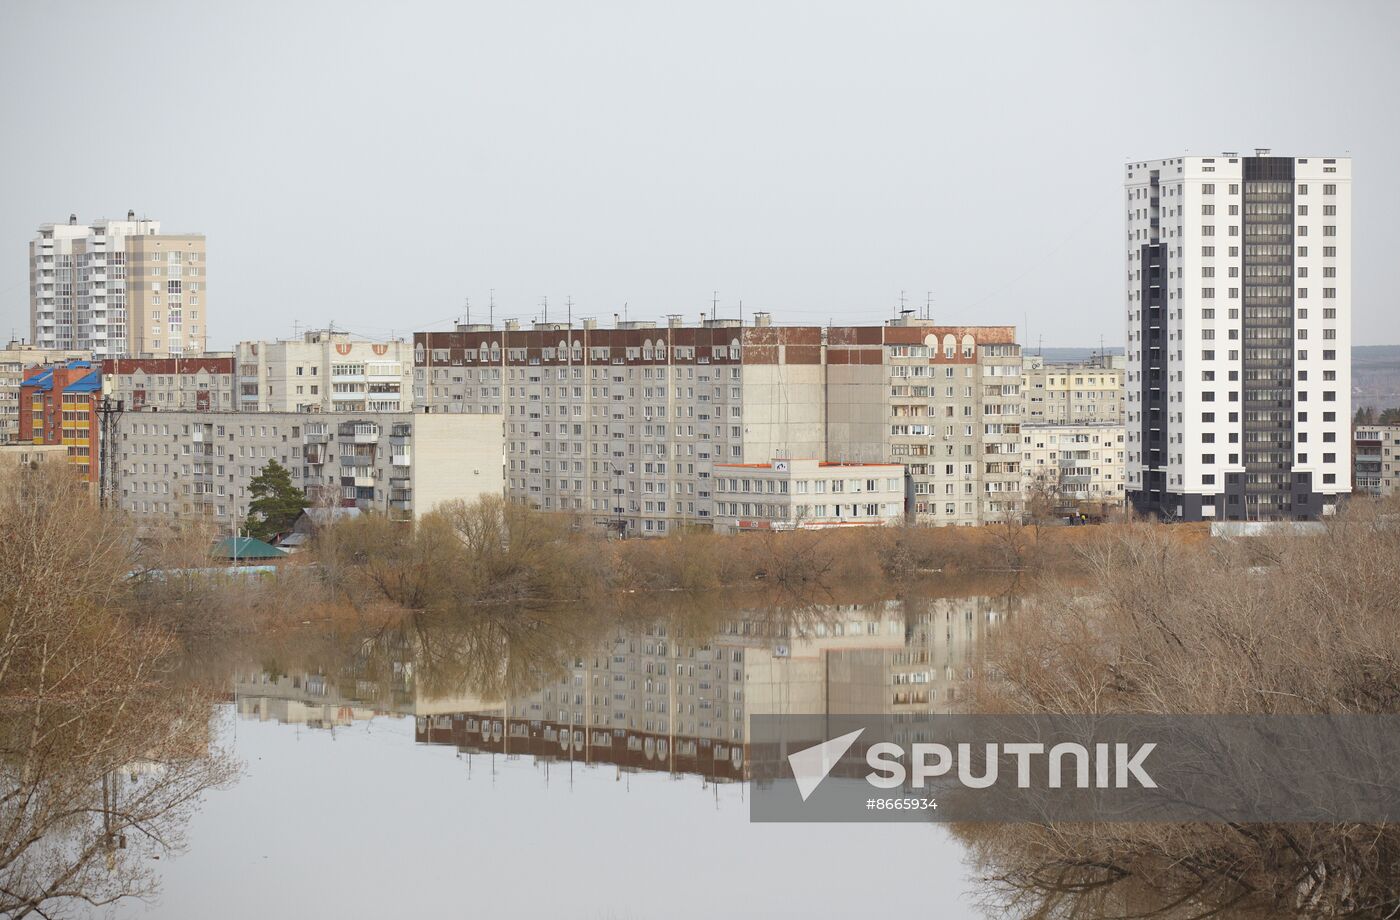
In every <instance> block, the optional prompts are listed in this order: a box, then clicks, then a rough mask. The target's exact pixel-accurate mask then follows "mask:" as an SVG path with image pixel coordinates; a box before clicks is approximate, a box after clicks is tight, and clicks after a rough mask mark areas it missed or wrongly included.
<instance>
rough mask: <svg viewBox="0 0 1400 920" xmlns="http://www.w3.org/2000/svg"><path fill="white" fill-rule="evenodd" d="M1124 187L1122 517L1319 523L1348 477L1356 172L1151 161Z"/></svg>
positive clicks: (1133, 171) (1308, 165)
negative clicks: (1128, 510)
mask: <svg viewBox="0 0 1400 920" xmlns="http://www.w3.org/2000/svg"><path fill="white" fill-rule="evenodd" d="M1125 192H1126V199H1127V200H1126V209H1127V218H1128V220H1127V273H1126V276H1125V281H1126V285H1127V300H1126V303H1127V359H1128V361H1127V379H1126V381H1125V385H1126V387H1127V391H1128V392H1127V400H1128V401H1127V419H1126V425H1127V478H1128V495H1129V499H1130V500H1131V502H1132V503H1133V505H1134V507H1135V508H1136V509H1137V510H1138V511H1140V512H1144V513H1150V514H1155V515H1159V516H1162V517H1167V518H1171V519H1178V520H1202V519H1205V520H1212V519H1214V520H1236V521H1283V520H1308V519H1314V518H1317V517H1320V516H1322V515H1325V514H1331V513H1332V512H1334V511H1335V510H1336V508H1337V501H1338V499H1339V498H1340V497H1342V496H1344V495H1345V494H1346V493H1348V492H1349V491H1350V481H1351V443H1350V441H1351V439H1350V423H1351V160H1350V159H1349V158H1346V157H1281V156H1271V155H1270V154H1269V151H1267V150H1256V151H1255V154H1254V155H1253V156H1240V155H1239V154H1236V153H1223V154H1220V155H1219V156H1214V157H1208V156H1181V157H1173V158H1171V159H1165V160H1150V161H1143V162H1138V163H1129V164H1128V166H1127V172H1126V182H1125Z"/></svg>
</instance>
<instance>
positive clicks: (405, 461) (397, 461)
mask: <svg viewBox="0 0 1400 920" xmlns="http://www.w3.org/2000/svg"><path fill="white" fill-rule="evenodd" d="M409 460H410V454H409V452H408V451H407V450H404V451H402V452H399V451H395V452H394V453H393V454H390V456H389V462H390V463H392V464H393V465H394V466H408V465H409Z"/></svg>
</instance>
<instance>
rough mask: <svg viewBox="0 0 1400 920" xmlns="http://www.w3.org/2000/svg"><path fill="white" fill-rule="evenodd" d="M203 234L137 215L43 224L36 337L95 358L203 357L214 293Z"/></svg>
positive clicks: (37, 243) (33, 276) (35, 244)
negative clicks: (166, 229)
mask: <svg viewBox="0 0 1400 920" xmlns="http://www.w3.org/2000/svg"><path fill="white" fill-rule="evenodd" d="M206 282H207V278H206V275H205V244H204V236H203V235H202V234H197V233H194V234H168V233H161V231H160V221H157V220H147V219H145V218H137V216H136V213H135V212H134V211H128V212H127V214H126V220H107V219H105V218H104V219H102V220H96V221H93V222H92V223H91V224H82V223H79V222H78V217H77V215H70V216H69V218H68V222H67V223H66V224H41V225H40V226H39V233H38V235H37V236H36V237H35V238H34V239H33V240H31V241H30V243H29V318H30V323H29V325H30V336H31V338H32V340H33V342H34V344H35V345H37V346H38V347H40V348H60V349H69V350H71V349H83V350H87V351H91V352H92V353H93V356H94V357H95V358H97V359H98V360H101V359H103V358H117V357H135V356H141V357H152V358H164V357H179V356H181V355H198V354H202V353H203V352H204V350H205V346H206V343H207V340H208V333H209V325H208V317H209V310H208V297H207V283H206Z"/></svg>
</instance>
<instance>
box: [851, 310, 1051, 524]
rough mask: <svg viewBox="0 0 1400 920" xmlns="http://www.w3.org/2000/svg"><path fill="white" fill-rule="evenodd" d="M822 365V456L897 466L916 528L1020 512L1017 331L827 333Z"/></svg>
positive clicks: (906, 326)
mask: <svg viewBox="0 0 1400 920" xmlns="http://www.w3.org/2000/svg"><path fill="white" fill-rule="evenodd" d="M825 362H826V372H827V374H826V379H827V388H826V390H827V392H826V401H827V452H826V456H827V457H830V458H833V459H840V460H844V461H861V462H867V463H899V464H902V465H903V466H904V467H905V468H906V470H907V471H908V476H909V489H910V493H911V494H910V502H909V504H910V519H911V521H913V522H915V523H919V524H957V525H969V524H991V523H997V522H999V521H1003V520H1005V519H1006V518H1007V517H1008V516H1014V515H1017V514H1019V513H1020V510H1021V438H1020V431H1021V420H1022V417H1021V404H1022V399H1023V397H1022V394H1021V382H1022V365H1021V346H1020V345H1018V344H1017V343H1016V330H1015V328H1014V327H1011V326H937V325H934V324H932V323H930V322H927V321H923V320H895V321H891V322H890V323H888V324H886V325H884V326H847V327H833V328H832V329H830V330H829V331H828V334H827V350H826V355H825Z"/></svg>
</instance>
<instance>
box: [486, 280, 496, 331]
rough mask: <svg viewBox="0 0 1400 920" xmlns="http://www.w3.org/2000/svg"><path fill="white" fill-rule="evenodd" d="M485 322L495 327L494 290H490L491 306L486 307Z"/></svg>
mask: <svg viewBox="0 0 1400 920" xmlns="http://www.w3.org/2000/svg"><path fill="white" fill-rule="evenodd" d="M487 310H488V312H487V314H486V321H487V322H488V323H490V324H491V325H492V326H493V327H494V326H495V325H496V289H495V288H492V289H491V305H490V306H489V307H487Z"/></svg>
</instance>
